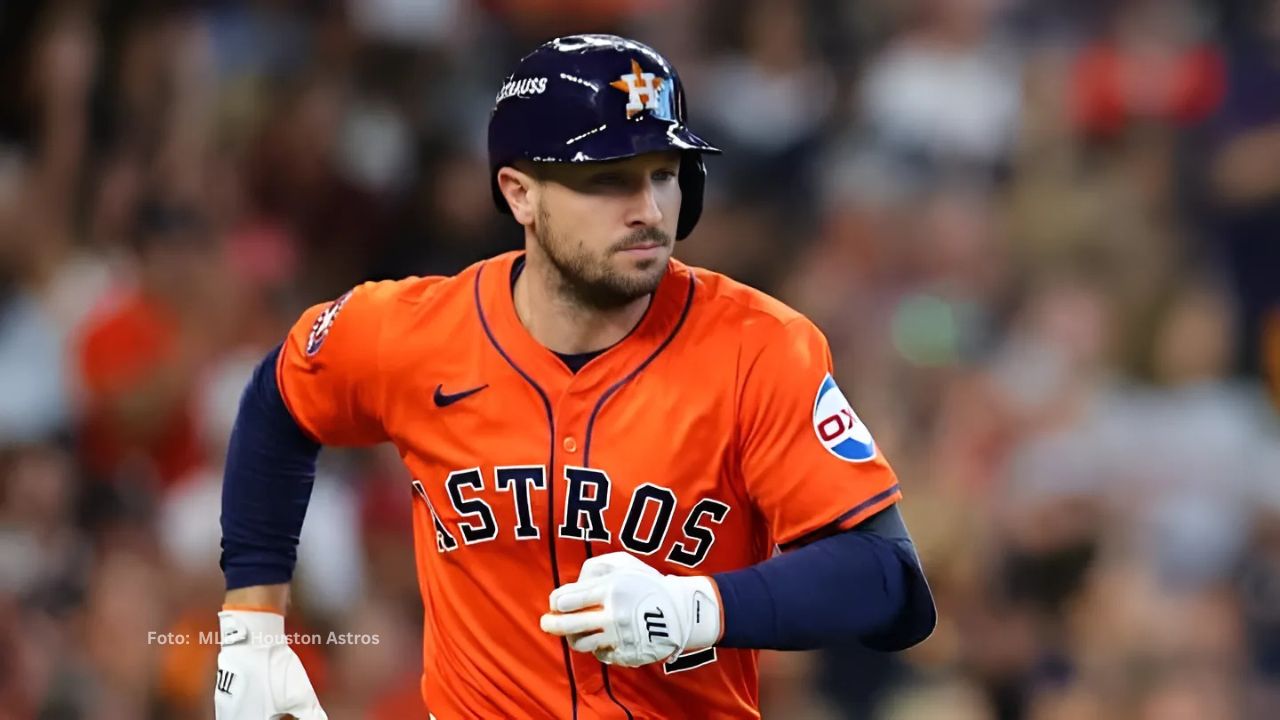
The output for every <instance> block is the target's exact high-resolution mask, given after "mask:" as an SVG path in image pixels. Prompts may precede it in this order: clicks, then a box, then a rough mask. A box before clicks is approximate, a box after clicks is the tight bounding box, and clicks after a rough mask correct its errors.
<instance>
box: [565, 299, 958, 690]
mask: <svg viewBox="0 0 1280 720" xmlns="http://www.w3.org/2000/svg"><path fill="white" fill-rule="evenodd" d="M781 330H782V331H781V332H779V333H776V334H775V335H774V336H772V337H770V338H769V339H768V342H766V343H764V347H763V348H762V349H761V350H760V351H759V352H758V353H756V354H754V355H753V362H752V363H751V365H750V366H749V367H748V368H745V369H744V375H745V376H746V378H747V380H746V382H745V387H744V389H743V396H742V402H741V406H742V409H741V410H740V412H741V416H742V420H741V428H740V432H741V435H742V439H741V443H742V455H743V465H742V474H743V477H744V480H745V482H746V486H747V488H746V489H747V491H748V494H749V495H751V497H752V500H753V502H754V504H755V506H756V509H757V510H758V511H759V512H760V514H761V515H762V516H763V517H764V518H765V519H766V522H767V523H768V524H769V530H770V533H771V535H772V537H773V538H775V540H776V542H777V544H778V545H779V546H781V547H782V548H783V549H784V551H785V552H783V553H782V554H781V555H779V556H777V557H774V558H771V559H769V560H766V561H764V562H761V563H758V564H756V565H754V566H751V567H748V568H744V569H741V570H736V571H732V572H726V573H720V574H717V575H715V576H714V577H707V576H693V577H689V576H664V575H661V574H659V573H658V572H657V571H656V570H653V569H651V568H648V566H646V565H644V564H643V563H642V562H640V561H639V560H637V559H635V558H632V557H630V556H626V554H625V553H611V554H610V555H605V556H601V557H599V558H593V559H591V560H588V561H587V563H586V564H584V565H583V570H582V576H581V577H580V578H579V580H578V582H576V583H572V584H570V585H566V586H564V587H562V588H560V589H558V590H556V591H555V592H553V593H552V595H551V610H552V612H551V613H550V614H548V615H546V616H544V618H543V621H542V625H543V629H544V630H547V631H548V632H552V633H553V634H559V635H566V636H568V637H569V638H570V644H571V646H572V647H574V649H577V650H580V651H590V652H595V653H596V655H597V657H599V658H600V659H602V660H604V661H606V662H617V663H620V664H626V665H634V664H644V663H647V662H654V661H655V660H659V659H661V660H665V659H668V658H670V657H672V656H674V655H675V654H679V653H681V652H687V651H692V650H698V649H701V648H704V647H708V646H710V645H712V644H720V645H723V646H726V647H741V648H777V649H811V648H818V647H824V646H836V645H849V644H854V643H862V644H864V645H867V646H870V647H874V648H878V649H883V650H897V649H902V648H905V647H909V646H910V645H913V644H915V643H917V642H919V641H920V640H922V639H924V638H925V637H927V636H928V634H929V633H930V632H931V631H932V629H933V626H934V624H935V622H936V614H935V610H934V606H933V600H932V597H931V595H930V592H929V589H928V585H927V583H926V582H925V579H924V574H923V571H922V570H921V568H920V564H919V560H918V557H917V555H916V553H915V549H914V547H913V546H912V543H911V539H910V535H909V534H908V533H907V531H906V526H905V523H903V522H902V517H901V515H900V514H899V513H898V510H897V507H896V503H897V501H898V499H899V498H900V497H901V493H900V491H899V488H898V482H897V478H896V476H895V475H894V473H893V471H892V470H891V469H890V467H889V465H888V463H887V462H886V461H885V460H884V458H883V457H882V456H881V455H880V454H879V451H878V450H877V449H876V447H875V443H874V441H873V440H872V439H871V436H870V433H869V431H867V430H866V427H865V426H864V425H862V423H861V421H860V420H858V418H857V416H856V414H855V413H853V411H852V408H850V407H849V406H848V402H847V401H846V400H845V399H844V396H843V395H842V394H841V393H840V392H839V388H837V387H836V386H835V383H834V380H832V379H831V377H830V369H831V361H830V355H829V352H828V351H827V346H826V341H825V339H824V338H823V337H822V336H821V333H819V332H818V330H817V328H815V327H813V326H812V324H811V323H809V322H808V321H807V320H804V319H802V318H801V319H797V320H795V321H793V322H792V323H790V324H788V325H787V326H784V327H783V328H782V329H781ZM669 617H674V621H668V620H667V618H669ZM651 618H661V619H662V622H663V623H664V624H669V625H673V626H674V627H673V628H668V630H672V631H673V632H667V637H663V635H662V634H658V635H656V636H650V633H649V632H648V629H649V628H652V627H655V626H654V624H653V623H652V622H650V619H651Z"/></svg>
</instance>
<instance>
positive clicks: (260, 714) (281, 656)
mask: <svg viewBox="0 0 1280 720" xmlns="http://www.w3.org/2000/svg"><path fill="white" fill-rule="evenodd" d="M218 620H219V622H220V624H221V627H222V649H221V650H220V651H219V652H218V677H217V685H216V687H215V688H214V690H213V708H214V716H215V717H216V718H217V720H285V719H286V718H288V717H290V716H292V717H294V718H297V720H328V718H329V716H328V715H326V714H325V712H324V710H323V709H321V707H320V701H319V700H318V699H317V698H316V691H315V690H314V689H312V687H311V680H309V679H308V678H307V672H306V670H304V669H303V668H302V661H301V660H299V659H298V656H297V655H295V654H294V652H293V650H292V649H290V648H289V645H288V644H287V643H286V642H285V639H284V616H283V615H278V614H276V613H272V612H250V611H247V610H223V611H222V612H220V613H218Z"/></svg>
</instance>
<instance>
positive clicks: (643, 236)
mask: <svg viewBox="0 0 1280 720" xmlns="http://www.w3.org/2000/svg"><path fill="white" fill-rule="evenodd" d="M534 238H535V239H536V240H537V242H538V247H540V248H542V253H543V254H544V255H546V256H547V259H548V260H550V261H551V266H552V267H554V268H555V269H556V273H557V274H558V275H559V279H560V283H559V284H560V288H559V291H560V293H561V294H562V295H564V296H565V297H567V298H569V299H570V300H571V301H573V302H574V303H576V304H577V305H579V306H581V307H585V308H590V309H592V310H617V309H618V308H622V307H626V306H627V305H630V304H631V303H633V302H635V301H636V300H639V299H640V298H642V297H644V296H646V295H650V294H652V293H653V292H655V291H656V290H657V289H658V285H659V284H660V283H661V282H662V278H663V277H664V276H665V275H666V271H667V266H666V263H665V262H664V263H662V264H661V267H659V268H657V271H656V272H654V273H653V274H652V275H644V276H640V277H628V276H626V275H622V274H619V273H616V272H614V271H613V270H612V268H610V267H609V266H608V265H607V264H606V263H604V262H601V263H600V266H599V267H595V266H593V263H592V259H591V257H590V256H589V255H588V254H587V253H586V252H585V251H584V250H583V249H582V247H581V245H579V246H578V248H577V252H573V250H572V249H571V248H569V247H568V242H567V241H566V240H564V238H562V237H559V236H557V235H556V233H555V231H554V230H553V229H552V228H551V223H550V217H549V216H548V215H547V213H546V211H545V210H544V209H542V208H538V223H537V225H536V226H535V230H534ZM651 242H660V243H663V244H664V245H670V243H671V236H670V235H668V234H666V233H665V232H663V231H662V230H659V229H658V228H655V227H647V228H644V229H643V230H637V231H635V232H634V233H631V234H630V235H628V236H627V237H626V238H625V239H623V240H622V241H621V242H619V243H618V244H616V245H614V246H613V247H611V248H609V250H608V252H609V254H612V253H613V252H615V251H617V250H621V249H623V248H627V247H631V246H633V245H639V244H642V243H651Z"/></svg>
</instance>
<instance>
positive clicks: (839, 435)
mask: <svg viewBox="0 0 1280 720" xmlns="http://www.w3.org/2000/svg"><path fill="white" fill-rule="evenodd" d="M813 432H814V434H816V435H817V436H818V441H819V442H821V443H822V446H823V447H824V448H826V449H827V452H829V453H831V454H832V455H835V456H836V457H838V458H840V459H841V460H845V461H847V462H854V463H857V462H866V461H867V460H870V459H872V458H874V457H875V456H876V443H875V440H873V439H872V438H871V431H870V430H869V429H867V426H866V425H865V424H863V422H862V420H860V419H859V418H858V415H857V414H856V413H854V412H853V406H851V405H850V404H849V401H848V400H847V399H846V398H845V396H844V393H842V392H840V388H839V387H838V386H836V381H835V378H833V377H831V373H827V375H826V377H824V378H823V379H822V384H821V385H819V386H818V395H817V397H816V398H815V399H814V401H813Z"/></svg>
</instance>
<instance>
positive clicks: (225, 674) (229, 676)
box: [217, 668, 236, 695]
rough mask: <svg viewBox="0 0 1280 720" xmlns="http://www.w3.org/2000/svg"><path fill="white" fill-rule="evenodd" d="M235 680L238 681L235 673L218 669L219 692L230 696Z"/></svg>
mask: <svg viewBox="0 0 1280 720" xmlns="http://www.w3.org/2000/svg"><path fill="white" fill-rule="evenodd" d="M235 679H236V674H235V673H233V672H231V671H230V670H223V669H222V668H218V682H217V687H218V692H224V693H226V694H228V695H230V694H231V682H232V681H233V680H235Z"/></svg>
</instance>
